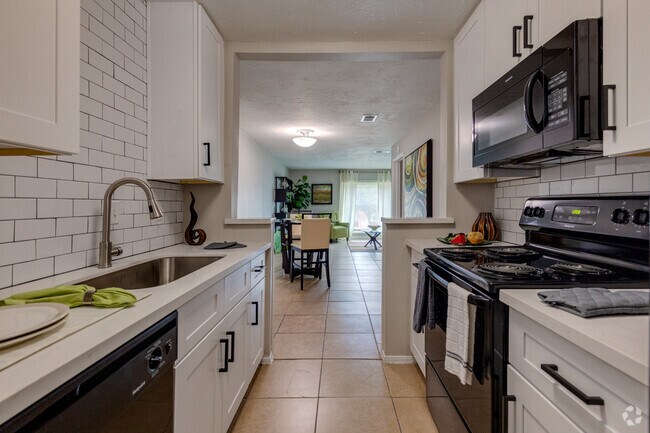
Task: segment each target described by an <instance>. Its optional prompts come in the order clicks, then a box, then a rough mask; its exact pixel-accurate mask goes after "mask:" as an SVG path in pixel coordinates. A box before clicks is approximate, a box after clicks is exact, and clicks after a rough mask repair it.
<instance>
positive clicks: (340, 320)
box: [325, 314, 372, 334]
mask: <svg viewBox="0 0 650 433" xmlns="http://www.w3.org/2000/svg"><path fill="white" fill-rule="evenodd" d="M325 332H327V333H328V334H340V333H345V334H371V333H372V326H370V319H369V318H368V315H367V314H328V315H327V326H326V328H325Z"/></svg>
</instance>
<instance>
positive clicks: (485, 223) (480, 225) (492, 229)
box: [472, 212, 500, 241]
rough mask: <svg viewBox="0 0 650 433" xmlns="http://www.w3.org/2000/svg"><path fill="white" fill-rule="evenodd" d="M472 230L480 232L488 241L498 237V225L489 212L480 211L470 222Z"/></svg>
mask: <svg viewBox="0 0 650 433" xmlns="http://www.w3.org/2000/svg"><path fill="white" fill-rule="evenodd" d="M472 231H473V232H481V233H483V236H484V237H485V239H486V240H488V241H495V240H497V239H499V234H500V232H499V226H498V225H497V221H496V220H495V219H494V217H493V216H492V213H491V212H481V213H480V214H479V215H478V218H476V221H474V224H472Z"/></svg>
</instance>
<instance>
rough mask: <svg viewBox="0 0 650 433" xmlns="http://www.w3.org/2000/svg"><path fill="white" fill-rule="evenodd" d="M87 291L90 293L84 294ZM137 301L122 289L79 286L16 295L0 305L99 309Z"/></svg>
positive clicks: (57, 287) (131, 303) (52, 288)
mask: <svg viewBox="0 0 650 433" xmlns="http://www.w3.org/2000/svg"><path fill="white" fill-rule="evenodd" d="M87 291H90V292H91V293H88V294H86V292H87ZM91 295H92V296H91ZM84 298H85V299H84ZM91 299H92V300H91ZM137 300H138V299H137V298H136V297H135V296H133V295H132V294H131V293H129V292H127V291H126V290H124V289H118V288H115V287H109V288H107V289H99V290H96V289H95V288H94V287H91V286H86V285H84V284H80V285H76V286H56V287H51V288H49V289H43V290H34V291H31V292H24V293H17V294H15V295H13V296H10V297H8V298H6V299H3V300H2V301H0V305H20V304H33V303H36V302H57V303H59V304H65V305H67V306H69V307H70V308H74V307H80V306H82V305H92V306H93V307H101V308H119V307H128V306H131V305H133V304H135V302H136V301H137Z"/></svg>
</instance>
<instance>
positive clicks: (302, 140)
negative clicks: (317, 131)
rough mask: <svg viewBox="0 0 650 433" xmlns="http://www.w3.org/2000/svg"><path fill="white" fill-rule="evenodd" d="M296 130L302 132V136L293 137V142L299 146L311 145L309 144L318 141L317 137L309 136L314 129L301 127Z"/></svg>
mask: <svg viewBox="0 0 650 433" xmlns="http://www.w3.org/2000/svg"><path fill="white" fill-rule="evenodd" d="M296 132H297V133H298V134H300V137H293V142H294V143H296V144H297V145H298V146H300V147H309V146H313V145H314V143H316V139H315V138H314V137H310V136H309V134H313V133H314V130H313V129H299V130H297V131H296Z"/></svg>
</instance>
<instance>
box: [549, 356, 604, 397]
mask: <svg viewBox="0 0 650 433" xmlns="http://www.w3.org/2000/svg"><path fill="white" fill-rule="evenodd" d="M541 367H542V371H544V373H546V374H548V375H549V376H551V377H552V378H553V379H554V380H555V381H556V382H558V383H559V384H560V385H562V386H563V387H565V388H566V389H568V390H569V392H570V393H571V394H573V395H575V396H576V397H578V398H579V399H580V400H582V402H583V403H584V404H588V405H590V406H604V405H605V401H604V400H603V399H602V398H600V397H592V396H588V395H587V394H585V393H584V392H582V391H580V390H579V389H578V387H576V386H575V385H574V384H572V383H571V382H569V381H568V380H566V379H565V378H564V377H562V376H561V375H560V373H558V368H557V365H555V364H542V365H541Z"/></svg>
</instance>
